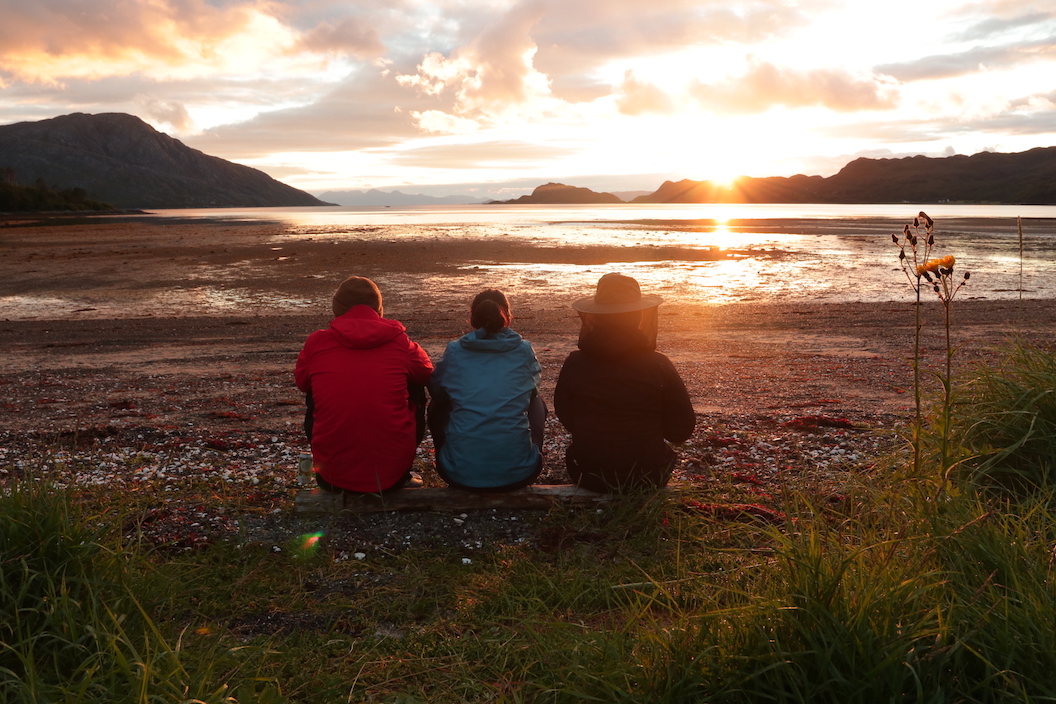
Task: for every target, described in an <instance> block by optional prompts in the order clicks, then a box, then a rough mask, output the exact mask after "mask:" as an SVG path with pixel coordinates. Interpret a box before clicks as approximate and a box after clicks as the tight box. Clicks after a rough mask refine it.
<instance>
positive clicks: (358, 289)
mask: <svg viewBox="0 0 1056 704" xmlns="http://www.w3.org/2000/svg"><path fill="white" fill-rule="evenodd" d="M332 305H333V311H334V317H340V316H342V315H344V314H345V313H347V312H348V311H350V310H352V309H353V308H355V307H356V306H360V305H367V306H370V307H371V308H373V309H374V311H375V312H376V313H377V314H378V315H384V312H385V309H384V308H383V307H382V303H381V291H380V290H379V289H378V286H377V284H375V283H374V282H373V281H371V280H370V279H368V278H365V277H362V276H349V277H348V278H347V279H345V280H344V281H342V282H341V285H340V286H338V287H337V291H335V292H334V300H333V304H332Z"/></svg>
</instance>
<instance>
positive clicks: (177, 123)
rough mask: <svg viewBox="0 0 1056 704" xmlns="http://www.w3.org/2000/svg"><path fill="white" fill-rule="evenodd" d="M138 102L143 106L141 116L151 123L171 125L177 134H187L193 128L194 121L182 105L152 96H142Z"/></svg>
mask: <svg viewBox="0 0 1056 704" xmlns="http://www.w3.org/2000/svg"><path fill="white" fill-rule="evenodd" d="M140 102H141V103H142V105H143V114H144V115H145V116H146V117H147V118H149V121H151V122H160V123H164V124H168V125H172V126H173V128H174V129H175V130H176V131H177V132H188V131H190V130H191V129H193V128H194V121H193V120H191V116H190V114H189V113H188V112H187V108H186V107H184V106H183V104H182V103H179V102H176V101H174V100H159V99H158V98H155V97H152V96H143V97H142V98H141V99H140Z"/></svg>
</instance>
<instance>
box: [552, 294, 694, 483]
mask: <svg viewBox="0 0 1056 704" xmlns="http://www.w3.org/2000/svg"><path fill="white" fill-rule="evenodd" d="M660 303H661V298H660V297H658V296H643V295H642V293H641V289H640V288H639V286H638V282H637V281H635V280H634V279H632V278H631V277H629V276H624V275H622V274H615V273H614V274H606V275H605V276H603V277H601V280H600V281H598V286H597V291H596V293H595V294H594V296H593V297H591V298H582V299H580V300H578V301H576V302H575V303H573V304H572V307H573V308H574V309H575V310H576V311H577V312H578V313H579V317H580V321H581V327H580V333H579V349H578V350H576V351H574V352H572V353H571V354H569V355H568V358H567V359H566V360H565V363H564V365H563V366H562V367H561V373H560V375H559V377H558V380H557V389H556V391H555V392H554V410H555V411H556V413H557V417H558V419H559V420H560V421H561V423H562V424H563V425H564V426H565V428H566V429H567V430H568V432H569V433H570V434H571V435H572V443H571V445H569V447H568V450H567V452H566V453H565V463H566V466H567V468H568V473H569V475H570V476H571V478H572V481H573V482H575V483H576V484H578V485H579V486H581V487H583V488H584V489H590V490H592V491H601V492H621V491H636V490H643V489H652V488H659V487H662V486H664V485H665V484H667V481H668V479H670V477H671V471H672V469H673V468H674V464H675V461H676V455H675V452H674V450H672V449H671V447H670V445H668V442H672V443H681V442H685V441H686V440H687V439H689V437H690V435H692V434H693V427H694V425H695V424H696V415H695V414H694V412H693V404H692V402H691V401H690V398H689V393H688V392H687V391H686V385H685V384H684V383H683V381H682V378H681V377H680V376H679V374H678V371H677V370H676V369H675V367H674V365H673V364H672V363H671V360H669V359H668V358H667V357H666V356H664V355H663V354H661V353H659V352H657V351H656V330H657V306H659V305H660Z"/></svg>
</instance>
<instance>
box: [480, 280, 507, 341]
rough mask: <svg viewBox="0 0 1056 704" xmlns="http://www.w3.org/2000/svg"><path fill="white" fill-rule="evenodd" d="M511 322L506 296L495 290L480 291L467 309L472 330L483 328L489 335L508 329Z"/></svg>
mask: <svg viewBox="0 0 1056 704" xmlns="http://www.w3.org/2000/svg"><path fill="white" fill-rule="evenodd" d="M512 320H513V316H512V315H510V302H509V301H508V300H507V299H506V294H504V293H503V292H502V291H499V290H497V289H493V288H489V289H488V290H487V291H481V292H480V293H478V294H477V297H476V298H474V299H473V304H472V305H471V306H470V307H469V324H470V325H472V326H473V329H474V330H475V329H477V328H484V330H485V332H487V333H488V334H489V335H494V334H495V333H497V332H499V331H500V330H502V329H503V328H505V327H508V326H509V324H510V322H511V321H512Z"/></svg>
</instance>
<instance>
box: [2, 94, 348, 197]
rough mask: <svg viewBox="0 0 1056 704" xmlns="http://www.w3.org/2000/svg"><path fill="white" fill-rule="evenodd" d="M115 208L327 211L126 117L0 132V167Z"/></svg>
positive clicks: (76, 117)
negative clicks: (310, 208)
mask: <svg viewBox="0 0 1056 704" xmlns="http://www.w3.org/2000/svg"><path fill="white" fill-rule="evenodd" d="M5 167H6V168H8V169H12V170H13V171H14V173H15V178H16V180H17V182H18V184H20V185H30V184H33V183H36V182H37V181H38V179H43V181H44V183H46V184H47V185H48V186H49V187H52V188H56V189H71V188H81V189H84V190H85V191H87V193H88V197H90V198H92V199H94V200H99V201H103V202H105V203H109V204H111V205H113V206H115V207H118V208H210V207H217V208H240V207H256V206H303V205H328V203H324V202H323V201H321V200H319V199H318V198H316V197H315V196H312V195H310V194H308V193H305V192H304V191H300V190H297V189H296V188H293V187H292V186H287V185H286V184H284V183H280V182H279V181H276V180H275V179H273V178H272V177H270V176H268V175H267V174H265V173H264V172H263V171H258V170H257V169H252V168H250V167H248V166H242V165H240V164H234V163H231V162H230V161H225V160H223V159H220V158H219V157H215V156H209V155H207V154H203V153H202V152H200V151H198V150H197V149H191V148H190V147H188V146H186V145H185V144H183V143H182V142H180V141H178V140H176V139H173V138H172V137H169V136H168V135H166V134H163V133H161V132H158V131H157V130H155V129H154V128H153V127H151V126H150V125H148V124H147V123H145V122H143V121H142V120H140V119H139V118H138V117H135V116H133V115H126V114H124V113H106V114H101V115H85V114H83V113H75V114H72V115H63V116H61V117H55V118H52V119H50V120H41V121H39V122H19V123H15V124H13V125H2V126H0V169H3V168H5Z"/></svg>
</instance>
